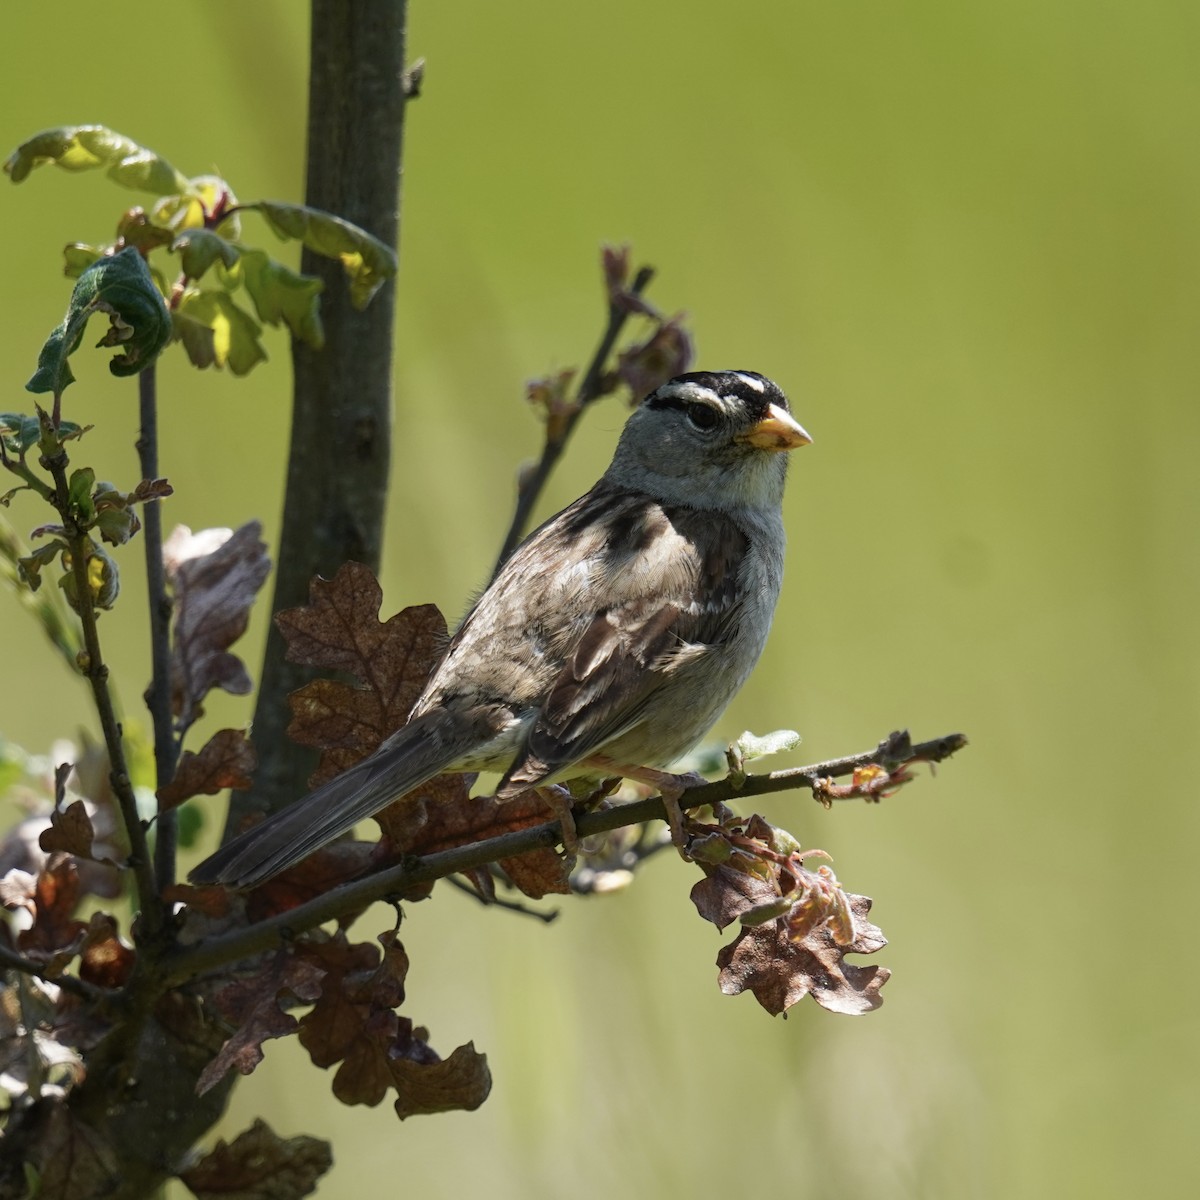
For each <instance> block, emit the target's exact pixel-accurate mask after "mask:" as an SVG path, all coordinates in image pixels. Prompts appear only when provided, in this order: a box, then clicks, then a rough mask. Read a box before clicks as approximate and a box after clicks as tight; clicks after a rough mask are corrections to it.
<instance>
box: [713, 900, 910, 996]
mask: <svg viewBox="0 0 1200 1200" xmlns="http://www.w3.org/2000/svg"><path fill="white" fill-rule="evenodd" d="M846 899H847V900H848V901H849V903H850V910H851V912H852V913H853V914H854V924H855V930H856V933H857V936H856V937H855V939H854V940H853V941H852V942H851V943H850V944H849V945H845V946H841V945H838V943H837V942H836V941H835V940H834V937H833V934H832V933H831V932H830V930H829V928H828V926H825V925H822V926H820V927H818V928H817V929H814V930H811V931H810V932H809V933H808V934H807V935H806V936H805V937H803V938H802V939H800V940H799V941H796V940H793V938H792V937H791V936H790V935H789V933H788V929H787V925H786V923H785V922H784V921H782V920H779V921H769V922H767V923H765V924H763V925H758V926H755V927H754V928H752V929H743V930H742V932H741V933H740V934H739V935H738V936H737V938H736V939H735V940H734V941H733V942H731V943H730V944H729V945H728V946H723V947H722V948H721V951H720V953H718V955H717V966H718V967H720V968H721V972H720V975H719V976H718V983H719V984H720V987H721V991H723V992H724V993H725V994H726V995H727V996H736V995H737V994H738V993H739V992H744V991H749V992H753V994H754V996H755V998H756V999H757V1000H758V1002H759V1004H761V1005H762V1006H763V1008H765V1009H766V1010H767V1012H769V1013H771V1014H772V1016H775V1015H778V1014H779V1013H781V1012H785V1011H786V1010H787V1009H789V1008H791V1007H792V1005H793V1004H796V1003H798V1002H799V1001H800V1000H803V999H804V997H805V996H808V995H811V996H812V998H813V999H814V1000H815V1001H816V1002H817V1003H818V1004H819V1005H820V1006H821V1007H822V1008H825V1009H828V1010H829V1011H830V1012H837V1013H846V1014H848V1015H851V1016H857V1015H859V1014H862V1013H867V1012H870V1011H872V1010H873V1009H876V1008H878V1007H879V1006H880V1004H882V1003H883V999H882V997H881V996H880V995H879V989H880V988H882V987H883V985H884V984H885V983H886V982H887V981H888V978H889V977H890V975H891V972H890V971H889V970H888V969H887V968H886V967H875V966H872V967H859V966H855V965H854V964H853V963H848V962H847V961H846V955H847V954H851V953H853V954H872V953H874V952H875V951H876V950H879V949H880V948H881V947H883V946H885V945H886V944H887V939H886V938H885V937H884V936H883V933H882V931H881V930H880V929H879V928H878V927H877V926H875V925H872V924H870V922H868V921H867V919H866V917H867V913H868V912H870V911H871V901H870V899H869V898H868V897H867V896H855V895H849V894H848V895H847V897H846Z"/></svg>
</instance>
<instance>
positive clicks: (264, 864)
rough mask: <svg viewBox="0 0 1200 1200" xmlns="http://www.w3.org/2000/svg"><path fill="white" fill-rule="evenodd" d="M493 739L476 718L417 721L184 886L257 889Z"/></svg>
mask: <svg viewBox="0 0 1200 1200" xmlns="http://www.w3.org/2000/svg"><path fill="white" fill-rule="evenodd" d="M494 733H495V728H494V726H493V725H492V723H491V722H490V721H488V720H487V719H486V718H485V717H483V715H482V714H478V713H463V714H461V716H458V717H457V719H456V718H455V716H453V715H452V714H450V713H447V712H446V710H444V709H443V710H440V711H439V712H436V713H429V714H426V715H424V716H422V717H418V718H416V719H415V720H413V721H410V722H409V724H407V725H405V726H404V728H403V729H401V730H399V731H398V732H396V733H395V734H393V735H392V736H391V737H390V738H389V739H388V740H387V741H386V742H384V743H383V745H382V746H380V748H379V749H378V750H376V751H375V753H374V754H372V755H371V756H370V757H369V758H365V759H363V761H362V762H360V763H357V764H356V765H355V766H353V767H350V768H349V769H348V770H346V771H343V772H342V773H341V774H340V775H338V776H336V777H335V778H333V779H331V780H330V781H329V782H328V783H325V784H322V785H321V786H320V787H319V788H317V789H316V790H315V791H313V792H310V793H309V794H308V795H307V796H305V797H304V798H303V799H301V800H297V801H296V803H294V804H289V805H288V806H287V808H284V809H281V810H280V811H279V812H277V813H274V814H272V815H271V816H270V817H268V818H267V819H266V820H265V821H263V822H261V823H260V824H258V825H255V826H254V827H253V828H252V829H248V830H246V832H245V833H242V834H239V835H238V836H237V837H235V838H233V839H232V840H231V841H229V842H227V843H226V844H225V845H224V846H222V847H221V848H220V849H219V850H218V851H217V852H216V853H215V854H213V855H210V856H209V857H208V858H206V859H205V860H204V861H203V862H202V863H200V865H199V866H197V867H196V868H195V869H194V870H192V871H191V873H190V874H189V875H188V879H189V880H190V881H191V882H192V883H194V884H201V885H203V884H217V883H220V884H224V885H225V886H227V887H232V888H250V887H255V886H257V885H258V884H260V883H262V882H264V881H265V880H267V879H270V878H271V876H272V875H277V874H278V873H279V872H280V871H284V870H286V869H287V868H288V867H290V866H293V865H294V864H295V863H298V862H300V861H301V859H304V858H307V857H308V856H309V855H310V854H312V853H313V852H314V851H316V850H319V849H320V848H321V847H322V846H324V845H326V844H327V843H328V842H331V841H333V839H334V838H336V837H338V836H339V835H340V834H343V833H346V832H347V831H348V830H350V829H352V828H353V827H354V826H355V825H357V824H358V822H359V821H361V820H363V819H364V818H366V817H369V816H372V815H373V814H375V813H377V812H379V810H380V809H382V808H386V807H387V806H388V805H389V804H390V803H391V802H392V801H393V800H396V799H398V798H399V797H400V796H403V795H404V794H405V793H406V792H410V791H412V789H413V788H415V787H420V785H421V784H422V783H424V782H425V781H426V780H428V779H432V778H433V776H435V775H438V774H440V773H441V772H442V771H444V770H446V769H447V768H448V767H451V766H453V765H454V764H455V763H456V762H458V761H460V760H461V759H462V758H463V757H464V756H465V755H466V754H467V752H468V751H469V750H470V749H471V747H472V746H477V745H479V744H480V742H483V741H487V740H488V738H489V737H490V736H491V735H492V734H494Z"/></svg>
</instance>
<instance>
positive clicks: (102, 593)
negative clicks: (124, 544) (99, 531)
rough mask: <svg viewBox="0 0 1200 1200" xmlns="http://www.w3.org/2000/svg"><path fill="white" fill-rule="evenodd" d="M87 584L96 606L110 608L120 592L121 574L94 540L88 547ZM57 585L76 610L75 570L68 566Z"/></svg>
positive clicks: (110, 558)
mask: <svg viewBox="0 0 1200 1200" xmlns="http://www.w3.org/2000/svg"><path fill="white" fill-rule="evenodd" d="M87 585H88V591H89V592H90V593H91V597H92V604H93V605H95V607H96V608H112V606H113V605H114V604H116V602H117V597H118V596H119V595H120V594H121V575H120V572H118V570H117V564H116V562H115V561H114V560H113V558H112V556H111V555H109V554H108V552H107V551H105V550H104V549H102V548H101V547H100V546H97V545H96V544H95V543H94V542H93V543H92V544H91V545H90V546H89V548H88V558H87ZM58 586H59V587H60V588H62V590H63V593H64V594H65V595H66V597H67V603H68V604H69V605H70V606H71V607H72V608H73V609H74V610H75V611H76V612H78V611H79V589H78V587H77V586H76V582H75V571H74V570H73V569H71V568H68V570H67V573H66V574H65V575H63V576H62V578H61V579H59V581H58Z"/></svg>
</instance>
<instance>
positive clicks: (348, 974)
mask: <svg viewBox="0 0 1200 1200" xmlns="http://www.w3.org/2000/svg"><path fill="white" fill-rule="evenodd" d="M380 941H381V942H383V945H384V953H383V954H382V955H381V954H380V952H379V951H378V950H377V949H376V948H375V947H374V946H372V945H370V944H369V943H367V942H350V941H349V940H347V938H346V935H345V934H344V933H341V932H338V933H337V934H335V935H334V936H333V937H331V938H329V939H328V940H327V941H325V942H316V943H313V942H306V943H304V944H303V945H302V946H298V947H297V948H296V952H297V953H298V954H303V955H304V956H305V957H307V958H309V959H311V961H313V962H314V963H316V964H317V965H318V966H320V967H321V968H322V969H323V970H324V972H325V978H324V980H323V981H322V984H321V995H320V998H319V999H318V1000H317V1002H316V1003H315V1004H314V1005H313V1007H312V1009H311V1011H309V1012H307V1013H306V1014H305V1015H304V1016H303V1017H302V1018H301V1020H300V1044H301V1045H302V1046H303V1047H304V1048H305V1049H306V1050H307V1051H308V1053H309V1056H310V1057H311V1058H312V1060H313V1062H314V1063H315V1064H316V1065H317V1066H318V1067H330V1066H332V1065H333V1064H334V1063H336V1062H340V1061H341V1060H342V1059H345V1058H347V1057H348V1056H350V1055H351V1054H353V1053H356V1052H358V1053H360V1054H361V1053H362V1052H363V1051H364V1049H365V1050H368V1051H370V1049H371V1043H372V1042H373V1041H374V1039H375V1038H376V1036H377V1034H378V1032H379V1027H380V1024H381V1023H382V1024H383V1026H384V1027H385V1032H387V1026H389V1025H390V1026H391V1031H392V1032H394V1022H395V1014H394V1013H393V1012H392V1009H393V1008H394V1007H395V1006H396V1005H397V1004H399V1003H400V1002H401V1000H403V998H404V978H405V976H406V975H407V973H408V956H407V955H406V954H405V952H404V947H403V946H402V945H401V944H400V943H399V942H398V941H397V940H396V938H395V936H394V935H392V934H385V935H384V936H383V937H381V939H380ZM381 1014H382V1017H381ZM373 1018H375V1020H374V1022H373V1021H372V1019H373ZM381 1098H382V1093H381V1094H380V1097H379V1098H377V1099H376V1100H375V1101H373V1103H376V1104H377V1103H378V1102H379V1099H381ZM345 1102H346V1103H355V1101H345Z"/></svg>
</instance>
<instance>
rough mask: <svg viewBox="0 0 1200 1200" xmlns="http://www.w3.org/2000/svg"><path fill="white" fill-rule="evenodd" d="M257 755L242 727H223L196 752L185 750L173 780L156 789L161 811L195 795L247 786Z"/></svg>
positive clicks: (250, 780)
mask: <svg viewBox="0 0 1200 1200" xmlns="http://www.w3.org/2000/svg"><path fill="white" fill-rule="evenodd" d="M257 765H258V756H257V755H256V754H255V752H254V747H253V746H252V745H251V744H250V741H249V739H248V738H247V737H246V735H245V734H244V733H243V732H242V731H241V730H240V729H221V730H218V731H217V732H216V733H214V734H213V735H212V737H210V738H209V739H208V741H207V742H205V743H204V745H203V746H202V747H201V748H200V751H199V753H197V754H193V753H192V752H191V751H190V750H185V751H184V752H183V755H182V757H181V758H180V760H179V765H178V766H177V767H176V768H175V776H174V778H173V779H172V780H171V782H170V783H168V784H166V785H165V786H164V787H160V788H159V789H158V792H157V796H158V811H159V812H166V811H167V810H168V809H172V808H175V807H176V806H177V805H179V804H182V803H183V802H184V801H185V800H190V799H191V798H192V797H193V796H199V795H202V794H203V795H207V796H215V795H216V794H217V792H221V791H224V790H225V789H226V788H241V789H244V788H248V787H249V786H250V785H251V783H252V782H253V780H252V779H251V776H252V775H253V773H254V768H255V767H256V766H257Z"/></svg>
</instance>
